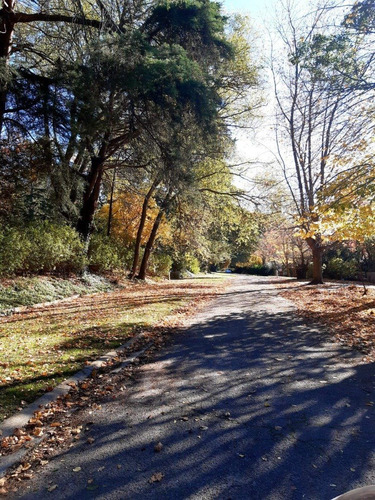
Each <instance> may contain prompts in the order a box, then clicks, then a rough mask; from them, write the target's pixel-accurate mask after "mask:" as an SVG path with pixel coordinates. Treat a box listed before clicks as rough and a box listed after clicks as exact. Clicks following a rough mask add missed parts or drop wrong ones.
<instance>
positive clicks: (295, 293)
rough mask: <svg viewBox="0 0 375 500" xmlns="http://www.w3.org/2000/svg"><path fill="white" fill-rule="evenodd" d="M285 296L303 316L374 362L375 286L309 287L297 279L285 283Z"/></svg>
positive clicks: (331, 284)
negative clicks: (323, 327)
mask: <svg viewBox="0 0 375 500" xmlns="http://www.w3.org/2000/svg"><path fill="white" fill-rule="evenodd" d="M281 286H282V288H283V291H282V295H283V296H284V297H285V298H288V299H289V300H291V301H293V302H294V303H295V304H296V306H297V307H298V312H299V314H300V315H301V316H303V317H304V318H306V319H308V320H311V321H318V322H319V323H321V324H324V325H325V326H327V327H328V332H329V333H331V334H332V335H333V336H334V338H335V340H337V341H338V342H340V343H342V344H345V345H348V346H350V347H354V348H355V349H358V350H360V351H361V352H363V353H364V354H365V357H364V361H375V289H374V288H372V287H369V288H368V290H367V294H366V295H364V289H363V287H361V286H358V285H354V284H345V283H338V282H327V283H325V284H324V285H315V286H307V285H306V284H304V283H301V282H297V281H289V282H288V283H283V284H282V285H281Z"/></svg>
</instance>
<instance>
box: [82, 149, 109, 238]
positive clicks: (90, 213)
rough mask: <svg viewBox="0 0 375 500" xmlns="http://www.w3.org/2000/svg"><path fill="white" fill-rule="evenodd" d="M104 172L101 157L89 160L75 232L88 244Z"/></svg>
mask: <svg viewBox="0 0 375 500" xmlns="http://www.w3.org/2000/svg"><path fill="white" fill-rule="evenodd" d="M103 172H104V160H103V158H101V157H94V158H92V159H91V170H90V175H89V179H88V183H87V186H86V189H85V192H84V195H83V203H82V208H81V212H80V217H79V220H78V223H77V231H78V232H79V234H80V235H81V236H82V238H83V240H84V241H85V242H86V244H88V242H89V239H90V235H91V233H92V230H93V222H94V215H95V211H96V208H97V206H98V200H99V194H100V188H101V185H102V179H103Z"/></svg>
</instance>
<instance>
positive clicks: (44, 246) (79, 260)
mask: <svg viewBox="0 0 375 500" xmlns="http://www.w3.org/2000/svg"><path fill="white" fill-rule="evenodd" d="M85 265H86V258H85V253H84V245H83V243H82V241H81V240H80V238H79V235H78V233H77V232H76V231H75V230H74V229H72V228H71V227H69V226H65V225H59V224H54V223H52V222H47V221H44V222H38V223H32V224H29V225H28V226H26V227H25V228H19V227H10V228H7V229H5V230H4V231H3V232H2V233H1V234H0V274H1V275H3V276H4V275H7V276H9V275H14V274H37V273H51V272H55V273H60V274H69V273H77V272H79V271H82V270H83V269H84V267H85Z"/></svg>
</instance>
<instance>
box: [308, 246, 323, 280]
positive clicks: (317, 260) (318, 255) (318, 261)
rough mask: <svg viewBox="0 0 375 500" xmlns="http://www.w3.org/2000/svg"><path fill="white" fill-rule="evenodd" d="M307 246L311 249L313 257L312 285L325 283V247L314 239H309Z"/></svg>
mask: <svg viewBox="0 0 375 500" xmlns="http://www.w3.org/2000/svg"><path fill="white" fill-rule="evenodd" d="M306 242H307V244H308V245H309V247H310V248H311V251H312V257H313V275H312V280H311V281H310V285H320V284H322V283H323V247H322V246H321V245H320V243H319V242H317V241H316V240H315V239H314V238H307V240H306Z"/></svg>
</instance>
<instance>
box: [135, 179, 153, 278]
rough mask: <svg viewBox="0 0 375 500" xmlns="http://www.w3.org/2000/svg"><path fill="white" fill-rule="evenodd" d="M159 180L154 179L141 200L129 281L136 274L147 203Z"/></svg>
mask: <svg viewBox="0 0 375 500" xmlns="http://www.w3.org/2000/svg"><path fill="white" fill-rule="evenodd" d="M159 182H160V181H159V179H158V178H157V179H155V180H154V182H153V183H152V186H151V187H150V189H149V190H148V192H147V194H146V196H145V199H144V200H143V206H142V213H141V220H140V221H139V226H138V231H137V238H136V240H135V248H134V257H133V265H132V270H131V272H130V274H129V278H130V279H134V277H135V275H136V272H137V267H138V260H139V253H140V249H141V242H142V234H143V229H144V227H145V223H146V216H147V209H148V203H149V201H150V198H151V196H152V194H153V193H154V191H155V189H156V188H157V186H158V184H159Z"/></svg>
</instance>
